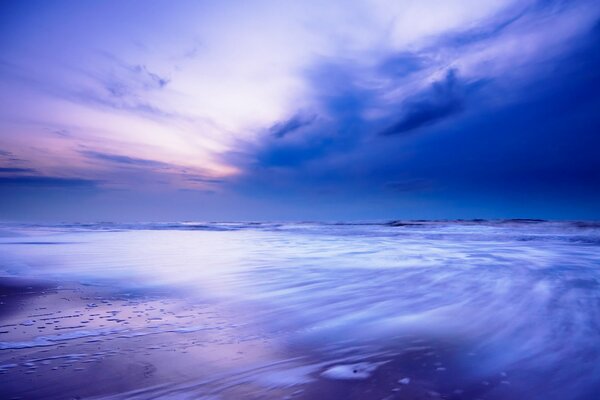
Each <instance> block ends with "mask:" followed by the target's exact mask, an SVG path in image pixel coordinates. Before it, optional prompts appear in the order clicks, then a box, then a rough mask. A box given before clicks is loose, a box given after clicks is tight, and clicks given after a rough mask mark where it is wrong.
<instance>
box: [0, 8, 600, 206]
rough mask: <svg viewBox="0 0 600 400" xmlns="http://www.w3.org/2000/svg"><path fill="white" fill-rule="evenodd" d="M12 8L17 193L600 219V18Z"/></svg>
mask: <svg viewBox="0 0 600 400" xmlns="http://www.w3.org/2000/svg"><path fill="white" fill-rule="evenodd" d="M0 7H2V8H3V10H2V11H3V12H0V15H2V17H0V26H2V28H0V29H1V31H0V44H1V45H2V48H3V49H4V51H3V54H2V55H1V56H0V190H3V191H4V192H6V191H7V190H9V189H8V188H9V187H10V188H12V189H10V190H12V191H13V192H14V190H16V189H15V188H16V187H21V188H25V187H30V188H36V187H37V188H40V187H44V188H45V189H48V188H51V187H53V188H61V187H62V188H69V189H71V188H73V187H89V188H92V187H93V188H94V191H97V192H102V191H104V192H105V193H112V191H114V190H129V191H133V192H139V193H144V192H148V193H150V192H151V193H154V195H156V194H157V193H160V194H161V196H162V195H167V194H168V193H178V194H177V196H184V195H183V194H181V193H188V192H194V193H196V194H203V195H206V196H215V195H216V196H218V197H219V196H220V197H219V198H221V199H223V201H222V203H223V204H226V203H227V204H229V206H228V207H230V204H232V202H233V203H236V202H237V201H244V200H243V199H246V200H247V199H249V198H255V199H257V198H258V199H261V202H265V204H276V203H280V202H286V203H288V204H290V205H297V204H300V205H299V206H298V207H296V206H294V207H291V209H293V210H294V211H293V212H294V213H297V212H300V211H301V210H302V208H303V207H304V206H302V204H305V203H307V202H308V203H310V202H312V203H315V204H321V205H322V204H329V203H331V202H332V201H333V202H341V203H343V204H347V205H348V209H352V210H354V211H351V212H350V211H349V213H348V215H349V217H360V215H359V214H360V213H361V212H360V211H356V210H363V211H364V210H369V209H370V207H371V204H373V202H383V204H386V207H389V210H390V214H391V213H393V212H397V210H398V209H399V208H401V205H402V204H405V203H406V202H407V201H413V200H414V201H415V202H417V203H418V202H421V203H422V204H425V203H431V204H435V205H432V206H431V207H430V208H427V207H425V208H424V210H429V211H431V213H432V215H433V214H436V213H438V212H442V211H443V208H444V207H445V206H443V204H444V201H445V200H446V199H453V200H452V201H453V202H454V203H456V202H461V201H463V202H464V203H465V204H478V202H481V201H488V200H482V199H484V198H485V199H492V198H499V197H504V198H506V199H510V202H512V203H513V204H518V203H519V202H520V199H521V197H522V196H525V197H527V198H530V199H542V198H548V196H552V198H553V199H555V203H556V204H555V205H556V207H551V208H552V209H554V210H555V211H556V210H559V209H560V210H563V209H564V207H563V206H562V205H560V204H564V203H566V202H568V201H569V199H570V200H571V201H575V203H577V202H579V203H578V204H582V205H581V206H580V208H581V207H586V210H587V211H589V212H588V213H587V214H589V215H595V214H594V213H596V212H600V210H598V209H597V208H594V207H591V208H589V206H588V204H592V203H593V201H592V200H593V199H596V198H598V196H600V193H599V192H600V189H597V190H594V189H593V187H600V178H599V171H600V165H599V162H598V161H597V160H598V158H597V157H596V156H595V155H594V154H593V153H594V152H593V151H592V149H594V148H597V146H598V145H599V144H600V139H598V138H597V135H595V134H594V132H597V129H598V127H599V126H600V117H598V115H597V112H595V111H594V110H597V107H598V105H599V104H600V100H599V96H598V95H597V94H596V93H598V90H597V89H598V88H600V83H599V82H600V77H599V73H598V71H599V70H600V60H599V56H598V55H596V53H597V52H596V51H594V49H596V48H597V46H598V45H599V44H600V33H599V32H600V29H599V28H598V26H599V23H598V21H599V18H600V7H599V6H598V4H597V3H596V2H594V1H591V0H575V1H558V0H557V1H536V0H528V1H511V0H505V1H489V2H476V3H473V2H467V1H459V0H451V1H447V0H446V1H439V0H427V1H419V2H415V1H409V0H406V1H400V2H397V1H384V0H359V1H352V2H347V1H333V2H327V4H326V5H324V4H322V2H316V1H307V2H301V3H297V2H289V3H287V2H285V3H284V2H276V1H269V0H264V1H252V2H245V3H244V4H239V3H238V4H235V3H233V2H231V3H230V2H219V3H205V2H179V3H178V4H176V5H175V4H170V3H168V2H162V1H156V2H150V3H148V4H147V5H146V6H145V7H143V8H139V7H138V6H137V5H135V4H134V3H127V4H123V3H122V2H117V1H105V2H99V3H97V4H95V5H94V7H89V6H86V5H85V4H83V3H81V4H79V3H73V2H54V3H53V4H45V3H43V4H42V3H38V4H35V6H34V5H32V4H18V3H13V4H8V3H4V4H2V6H0ZM83 21H88V22H86V23H84V22H83ZM32 26H36V29H32ZM196 194H194V196H196ZM567 194H570V195H567ZM177 196H176V197H177ZM16 197H17V196H15V198H16ZM226 199H227V200H226ZM235 199H237V200H235ZM348 199H352V201H350V200H348ZM461 199H462V200H461ZM507 201H508V200H507ZM532 201H533V200H532ZM355 202H358V203H360V204H362V205H361V206H356V207H355V206H354V205H352V206H351V205H350V204H351V203H352V204H354V203H355ZM390 204H394V205H397V206H390ZM559 205H560V206H559ZM218 207H220V206H217V208H218ZM223 207H225V206H223ZM447 207H450V206H448V205H447ZM493 207H497V206H495V205H490V208H493ZM561 207H562V208H561ZM309 208H310V207H309ZM588 208H589V210H588ZM326 209H327V207H325V206H323V210H326ZM299 210H300V211H299ZM473 210H474V211H473V213H475V212H477V210H479V208H476V207H475V208H473ZM221 211H223V212H225V213H226V210H225V209H223V210H221ZM506 212H509V209H507V211H506ZM561 212H562V211H561ZM190 213H191V214H194V210H193V209H192V208H190ZM323 213H325V211H323ZM556 213H557V215H558V214H560V212H559V211H556ZM283 214H285V212H283ZM425 214H426V212H425ZM587 214H586V215H587ZM208 215H210V213H209V214H208ZM319 215H320V214H319ZM364 215H371V214H369V213H368V212H365V213H364ZM565 215H566V214H565Z"/></svg>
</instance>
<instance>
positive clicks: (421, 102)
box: [382, 69, 465, 135]
mask: <svg viewBox="0 0 600 400" xmlns="http://www.w3.org/2000/svg"><path fill="white" fill-rule="evenodd" d="M461 86H462V83H460V82H459V80H458V78H457V72H456V70H454V69H450V70H449V71H448V72H447V73H446V77H445V78H444V79H443V80H442V81H439V82H435V83H434V84H433V85H432V87H431V90H430V91H429V92H428V93H425V94H419V95H418V96H416V97H417V99H411V100H409V101H408V102H407V104H405V105H404V109H405V110H404V113H403V114H404V115H403V116H402V117H401V118H400V120H398V121H397V122H395V123H394V124H393V125H392V126H390V127H389V128H387V129H385V130H384V131H383V132H382V134H383V135H398V134H404V133H409V132H412V131H414V130H417V129H419V128H421V127H424V126H428V125H432V124H435V123H437V122H440V121H442V120H443V119H446V118H449V117H451V116H453V115H455V114H458V113H460V112H461V111H463V109H464V107H465V100H464V93H463V90H462V88H461Z"/></svg>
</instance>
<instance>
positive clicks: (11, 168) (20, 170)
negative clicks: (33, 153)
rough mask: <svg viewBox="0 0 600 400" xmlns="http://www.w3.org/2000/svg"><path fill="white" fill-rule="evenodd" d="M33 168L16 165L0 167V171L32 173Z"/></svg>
mask: <svg viewBox="0 0 600 400" xmlns="http://www.w3.org/2000/svg"><path fill="white" fill-rule="evenodd" d="M33 172H35V170H34V169H31V168H17V167H0V173H33Z"/></svg>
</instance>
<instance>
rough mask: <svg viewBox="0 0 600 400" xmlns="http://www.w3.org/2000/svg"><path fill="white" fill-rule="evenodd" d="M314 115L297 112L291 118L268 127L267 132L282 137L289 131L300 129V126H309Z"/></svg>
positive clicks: (314, 117)
mask: <svg viewBox="0 0 600 400" xmlns="http://www.w3.org/2000/svg"><path fill="white" fill-rule="evenodd" d="M315 119H316V116H315V115H314V114H313V115H305V114H302V113H298V114H296V115H294V116H293V117H292V118H290V119H288V120H285V121H281V122H277V123H276V124H274V125H273V126H271V128H269V132H270V133H271V134H272V135H273V136H275V137H277V138H282V137H284V136H287V135H289V134H290V133H293V132H296V131H298V130H301V129H302V128H304V127H306V126H309V125H310V124H312V123H313V122H314V120H315Z"/></svg>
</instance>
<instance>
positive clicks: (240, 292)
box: [0, 220, 600, 400]
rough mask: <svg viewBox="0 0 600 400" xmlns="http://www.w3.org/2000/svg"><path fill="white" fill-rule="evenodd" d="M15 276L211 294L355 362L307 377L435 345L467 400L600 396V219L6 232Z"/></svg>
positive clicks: (271, 327)
mask: <svg viewBox="0 0 600 400" xmlns="http://www.w3.org/2000/svg"><path fill="white" fill-rule="evenodd" d="M0 273H1V274H2V275H3V276H17V277H18V276H21V277H32V278H44V279H49V280H55V281H78V282H84V283H87V284H102V285H110V286H113V287H115V288H121V289H123V290H141V291H143V290H145V289H156V288H159V289H161V288H162V289H164V290H166V291H170V292H172V293H178V294H179V295H180V296H182V297H185V298H189V299H194V298H197V299H203V300H206V299H209V300H210V301H213V302H215V303H223V304H228V305H231V306H233V307H237V308H238V309H239V310H251V311H243V312H244V316H245V318H246V319H249V320H251V321H252V322H253V323H255V324H257V325H258V326H262V327H263V328H264V330H265V332H266V333H265V334H269V332H277V333H278V334H280V335H283V336H284V337H285V341H286V345H288V346H290V347H293V348H304V349H310V352H311V354H312V357H314V358H315V359H316V360H317V361H315V363H316V364H318V363H319V362H322V361H323V360H333V359H339V358H340V357H342V356H343V357H348V356H349V357H350V359H351V360H352V362H351V363H349V364H348V363H346V364H344V363H341V364H339V365H335V366H330V367H328V369H326V370H325V371H320V372H319V371H317V372H315V370H314V369H311V368H307V369H306V370H305V371H304V372H302V373H299V372H298V371H296V372H298V373H299V374H300V375H302V374H307V375H311V374H313V375H314V374H315V373H320V374H321V376H323V377H325V378H327V379H340V380H344V379H347V378H348V379H368V377H369V376H370V375H371V374H372V372H373V371H375V370H376V369H377V368H380V366H381V365H385V364H386V363H387V365H391V364H390V363H392V364H393V363H394V362H396V363H397V362H398V361H397V360H398V359H397V357H396V356H397V355H398V354H400V353H401V352H402V349H403V348H406V347H407V346H408V344H407V343H412V345H413V346H414V343H422V344H423V346H424V347H423V348H424V349H427V348H428V346H431V347H432V348H435V346H441V347H443V349H445V350H443V351H442V350H440V351H442V352H443V353H444V356H443V357H442V358H441V359H440V360H439V361H437V362H432V363H431V364H427V365H428V366H429V367H431V368H430V372H429V373H430V374H431V377H432V378H431V379H434V377H435V379H436V382H440V381H441V382H442V384H441V385H442V386H444V385H446V386H447V389H448V391H449V393H454V394H453V395H454V396H456V397H455V398H463V397H460V396H461V393H464V390H469V389H468V388H473V387H474V385H475V386H476V385H484V386H485V385H490V384H494V385H498V386H499V387H501V389H499V390H497V391H492V392H489V393H488V395H487V397H486V396H482V398H492V399H493V398H498V399H499V398H528V399H551V400H552V399H598V398H600V397H598V396H600V223H594V222H546V221H537V220H503V221H420V222H419V221H417V222H415V221H396V222H394V223H363V224H333V223H330V224H325V223H293V224H289V223H195V222H189V223H164V224H155V223H152V224H150V223H148V224H109V223H98V224H68V225H67V224H57V225H22V224H4V225H1V226H0ZM241 312H242V311H241ZM424 354H427V352H425V353H424ZM390 360H396V361H390ZM424 364H426V363H424ZM424 364H423V365H424ZM318 365H321V364H318ZM394 365H396V364H394ZM419 365H422V364H419ZM317 370H318V368H317ZM409 371H410V369H409ZM415 374H416V373H415ZM440 376H441V377H442V378H440ZM304 378H306V377H304ZM304 378H302V377H300V378H298V379H299V380H301V379H304ZM398 378H402V379H400V381H399V382H400V383H399V385H400V386H402V385H405V386H407V385H410V384H412V383H411V382H413V381H414V378H412V379H413V381H411V378H409V377H404V378H403V377H402V376H400V377H398ZM417 378H418V379H421V380H426V379H428V377H427V374H425V373H420V375H419V376H418V377H417ZM438 386H439V385H438ZM453 388H459V389H456V390H455V391H454V392H452V390H453ZM463 388H467V389H463ZM472 392H473V393H476V392H477V390H473V391H472ZM473 396H475V395H473ZM464 398H467V397H464ZM473 398H474V397H473Z"/></svg>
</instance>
